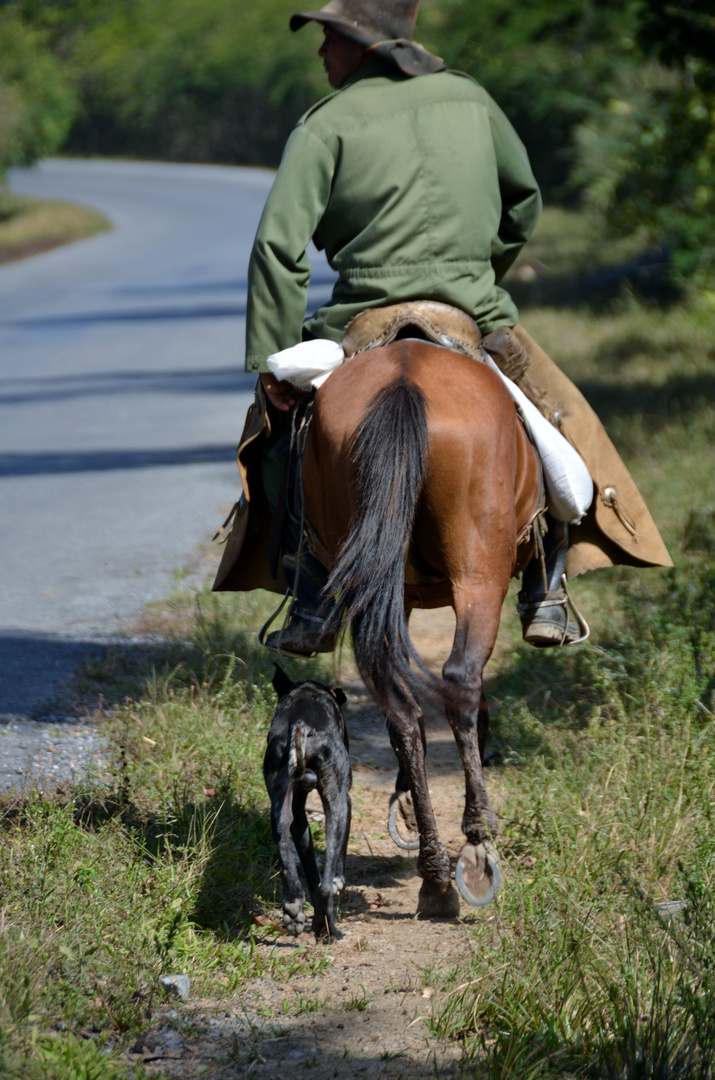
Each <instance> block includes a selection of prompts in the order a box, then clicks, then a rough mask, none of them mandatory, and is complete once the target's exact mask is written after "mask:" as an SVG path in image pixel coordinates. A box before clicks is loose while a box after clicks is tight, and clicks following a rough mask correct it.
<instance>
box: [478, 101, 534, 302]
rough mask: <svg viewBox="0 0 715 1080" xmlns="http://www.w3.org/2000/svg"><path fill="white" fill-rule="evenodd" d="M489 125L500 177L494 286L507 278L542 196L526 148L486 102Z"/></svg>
mask: <svg viewBox="0 0 715 1080" xmlns="http://www.w3.org/2000/svg"><path fill="white" fill-rule="evenodd" d="M489 122H490V125H491V130H492V139H493V141H494V150H495V153H496V160H497V170H498V173H499V190H500V193H501V199H502V216H501V222H500V224H499V234H498V237H497V239H496V241H495V242H494V244H493V245H492V266H493V267H494V272H495V274H496V280H497V282H499V281H501V279H502V278H503V277H504V275H505V274H506V272H507V270H508V269H509V267H510V266H511V265H512V263H513V262H514V260H515V259H516V257H517V256H518V254H519V252H520V251H521V249H522V248H523V246H524V244H525V243H526V241H527V240H528V239H529V237H530V236H531V234H532V232H533V231H534V228H535V227H536V223H537V222H538V220H539V217H540V216H541V206H542V203H541V195H540V193H539V188H538V185H537V183H536V180H535V179H534V174H533V172H532V171H531V165H530V164H529V158H528V155H527V153H526V148H525V146H524V144H523V143H522V141H521V139H520V138H519V136H518V135H517V134H516V132H515V131H514V128H513V127H512V126H511V124H510V122H509V120H507V118H506V116H505V115H504V113H503V112H502V111H501V109H500V108H499V106H498V105H497V104H496V103H495V102H494V101H491V99H490V102H489Z"/></svg>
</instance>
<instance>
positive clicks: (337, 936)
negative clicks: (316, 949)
mask: <svg viewBox="0 0 715 1080" xmlns="http://www.w3.org/2000/svg"><path fill="white" fill-rule="evenodd" d="M313 933H314V934H315V939H316V941H326V942H328V943H330V942H331V941H342V939H343V935H342V934H341V932H340V931H339V930H338V928H337V926H336V925H335V923H334V922H333V924H332V926H331V925H330V924H329V923H328V920H327V919H326V918H323V919H313Z"/></svg>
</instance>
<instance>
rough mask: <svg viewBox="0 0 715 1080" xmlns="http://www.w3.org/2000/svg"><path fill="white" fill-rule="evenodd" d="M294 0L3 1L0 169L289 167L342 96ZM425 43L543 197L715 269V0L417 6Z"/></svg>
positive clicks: (669, 270)
mask: <svg viewBox="0 0 715 1080" xmlns="http://www.w3.org/2000/svg"><path fill="white" fill-rule="evenodd" d="M292 11H293V6H292V5H290V4H289V3H288V2H287V0H261V4H260V5H256V4H255V3H251V2H249V0H126V2H124V3H121V4H117V3H116V2H114V0H67V2H64V3H57V2H40V0H0V174H2V172H3V171H4V170H5V169H7V168H8V167H9V166H11V165H17V164H27V163H29V162H31V161H34V160H36V159H37V158H38V157H42V156H46V155H47V154H51V153H56V152H58V151H62V152H65V153H73V154H84V155H90V156H91V155H97V154H101V155H103V156H115V155H121V156H124V157H140V158H150V159H153V160H155V159H157V158H158V159H163V160H169V161H198V162H217V163H227V164H242V165H276V164H277V163H278V161H279V159H280V155H281V152H282V149H283V145H284V143H285V140H286V137H287V135H288V133H289V131H290V130H291V128H292V126H293V125H294V124H295V122H296V120H297V119H298V117H299V116H300V115H301V113H302V112H303V111H304V110H305V109H306V108H307V107H308V106H309V105H311V104H313V102H315V101H316V100H318V99H319V98H321V97H323V96H324V95H325V94H326V93H327V92H328V87H327V85H326V83H325V78H324V73H323V70H322V65H321V64H320V61H319V60H318V59H317V57H316V55H315V53H316V50H317V47H318V42H319V40H320V31H319V30H318V29H317V28H316V27H315V26H312V27H307V28H306V29H304V30H303V31H301V32H300V33H298V34H291V33H290V31H289V29H288V19H289V16H290V14H291V13H292ZM417 38H418V39H419V40H422V41H424V43H425V44H426V45H427V46H429V47H430V48H432V49H434V50H435V51H436V52H438V53H439V54H440V55H442V56H444V58H445V60H446V62H447V64H448V65H449V66H451V67H453V68H457V69H458V70H462V71H465V72H467V73H468V74H470V75H472V76H474V77H475V78H476V79H478V80H479V81H480V82H481V83H482V84H483V85H484V86H485V87H486V89H487V90H489V91H490V92H491V93H492V94H493V96H494V97H495V99H496V100H497V101H498V102H499V104H500V105H501V106H502V108H504V110H505V111H506V113H507V115H508V116H509V118H510V119H511V120H512V122H513V123H514V125H515V127H516V130H517V131H518V132H519V134H520V135H521V137H522V138H523V139H524V142H525V144H526V147H527V149H528V151H529V155H530V158H531V161H532V163H533V165H534V170H535V174H536V177H537V179H538V181H539V184H540V185H541V187H542V189H543V191H544V193H545V194H546V197H547V200H548V201H550V202H554V201H562V200H564V199H568V200H570V202H571V203H572V204H582V205H584V206H586V207H588V209H589V212H590V213H591V214H592V215H593V217H594V218H595V219H596V220H597V221H598V223H599V227H600V228H601V230H602V231H605V230H608V231H609V233H610V235H611V236H622V235H634V234H638V233H640V232H642V231H645V232H646V233H647V236H648V241H649V243H650V244H651V245H652V246H655V247H658V248H659V249H660V251H661V255H662V259H663V261H664V264H665V265H664V269H663V273H666V274H667V275H668V276H669V277H670V278H671V280H672V281H673V283H675V284H678V285H679V284H681V283H682V282H683V281H684V280H687V281H695V282H696V283H697V284H698V285H699V286H700V287H705V286H706V285H707V283H708V282H710V287H712V274H713V255H714V254H715V248H714V247H713V243H714V241H713V236H714V235H715V194H714V193H713V187H712V182H711V177H712V172H713V168H714V167H715V136H714V135H713V131H714V130H715V125H714V120H715V74H714V71H715V69H714V68H713V64H712V57H713V55H714V54H715V16H713V13H712V4H711V3H710V0H683V2H681V3H675V4H674V3H672V2H671V0H627V2H625V3H624V2H621V0H618V2H614V0H550V2H549V3H548V4H547V3H544V0H523V2H522V3H521V4H519V5H514V4H512V3H510V2H509V0H422V3H421V9H420V17H419V21H418V25H417Z"/></svg>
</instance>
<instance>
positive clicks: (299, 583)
mask: <svg viewBox="0 0 715 1080" xmlns="http://www.w3.org/2000/svg"><path fill="white" fill-rule="evenodd" d="M291 546H292V545H291ZM283 569H284V571H285V576H286V582H287V584H288V588H289V589H290V591H291V593H292V594H293V597H294V599H293V603H292V604H291V608H290V614H289V618H288V622H287V623H286V625H285V626H284V627H283V629H282V630H274V631H273V632H272V633H270V634H269V635H268V636H267V638H266V639H265V641H264V645H265V647H266V648H267V649H273V650H274V651H275V652H281V653H288V654H290V655H292V656H312V655H313V653H319V652H332V651H333V649H334V648H335V646H336V644H337V635H336V634H335V633H334V632H332V633H330V634H325V633H324V632H323V631H324V626H325V619H324V618H322V617H321V616H320V615H319V614H318V611H319V610H320V607H321V605H322V598H321V596H320V590H321V589H322V587H323V585H324V584H325V582H326V581H327V580H328V571H327V570H326V569H325V567H324V566H323V564H322V563H321V562H318V560H317V559H316V558H315V556H314V555H312V554H311V553H310V552H309V551H305V550H303V551H302V553H301V555H300V560H299V559H298V552H297V551H293V552H292V553H287V552H286V553H284V555H283Z"/></svg>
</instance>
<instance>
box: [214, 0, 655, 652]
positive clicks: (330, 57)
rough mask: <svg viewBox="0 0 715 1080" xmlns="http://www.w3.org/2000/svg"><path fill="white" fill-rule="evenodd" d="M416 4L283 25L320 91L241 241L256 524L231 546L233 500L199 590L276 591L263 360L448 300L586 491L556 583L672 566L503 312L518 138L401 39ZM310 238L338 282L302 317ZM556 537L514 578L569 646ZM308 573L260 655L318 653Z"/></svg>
mask: <svg viewBox="0 0 715 1080" xmlns="http://www.w3.org/2000/svg"><path fill="white" fill-rule="evenodd" d="M418 2H419V0H331V3H329V4H327V5H326V6H325V7H324V8H321V9H320V10H319V11H312V12H306V13H304V14H298V15H294V16H293V18H292V19H291V23H290V25H291V29H293V30H298V29H299V28H300V27H302V26H304V25H305V24H306V23H307V22H311V21H313V22H317V23H319V24H322V26H323V29H324V41H323V43H322V45H321V47H320V49H319V55H320V56H321V58H322V59H323V63H324V66H325V69H326V72H327V75H328V80H329V82H330V85H331V86H332V87H333V88H334V90H335V91H336V92H335V93H334V94H332V95H330V96H329V97H328V98H325V99H324V100H323V101H321V102H319V103H318V105H316V106H315V107H314V108H313V109H311V110H309V112H308V113H307V114H306V115H305V116H304V117H303V118H302V120H301V121H300V122H299V124H298V125H297V127H296V129H295V130H294V132H293V134H292V135H291V137H290V139H289V141H288V144H287V146H286V150H285V153H284V156H283V160H282V163H281V167H280V170H279V172H278V174H277V176H276V180H275V183H274V185H273V188H272V191H271V193H270V195H269V198H268V201H267V203H266V207H265V210H264V213H263V216H262V218H261V222H260V225H259V228H258V232H257V235H256V240H255V244H254V249H253V253H252V256H251V264H250V268H249V290H248V312H247V332H246V368H247V370H249V371H256V372H257V373H259V381H260V386H259V388H258V389H257V402H258V404H257V408H256V410H255V412H254V415H253V417H252V418H249V422H248V424H247V430H246V432H245V433H244V439H243V440H242V444H241V447H240V448H239V465H240V466H242V477H243V480H244V492H245V490H246V486H247V482H248V484H249V487H251V486H252V487H253V488H255V487H257V486H259V485H260V486H261V487H262V489H263V492H262V493H260V494H259V495H258V503H260V502H261V501H262V507H263V512H261V509H260V508H259V509H258V510H257V512H256V515H254V516H255V517H256V518H257V519H260V518H261V517H262V518H263V520H256V521H254V523H253V526H252V531H253V533H254V535H253V536H252V537H251V536H249V538H248V541H247V543H246V545H245V547H246V550H244V551H241V550H240V549H241V546H242V544H243V540H244V538H245V536H246V533H247V531H248V529H249V526H248V523H247V520H246V518H247V514H246V507H245V505H244V506H243V507H241V508H240V510H241V513H239V514H238V515H237V520H236V522H235V524H234V529H233V532H232V538H233V544H232V551H231V552H230V554H229V553H227V557H225V558H224V561H223V562H222V567H221V569H220V571H219V575H218V577H217V581H216V583H215V586H214V587H215V588H228V589H236V588H237V589H243V588H252V587H259V586H263V587H266V586H267V587H269V588H275V589H279V588H280V585H281V580H280V578H281V575H280V571H279V570H277V569H272V570H271V571H270V574H271V576H270V578H269V579H267V574H266V571H267V570H268V561H267V556H266V555H265V550H266V536H267V531H266V520H265V519H266V517H267V516H268V515H267V511H269V512H270V513H271V514H272V513H273V512H274V511H275V507H276V503H277V501H278V498H279V489H280V486H281V481H282V476H283V467H284V462H285V453H286V449H287V443H288V439H289V436H288V430H289V423H288V417H289V415H290V410H292V409H293V407H294V405H295V404H296V401H297V398H298V394H297V393H296V391H295V389H294V388H293V387H291V386H290V385H289V384H287V383H280V382H278V381H277V380H276V379H275V378H274V377H273V376H272V375H271V374H270V373H269V372H268V369H267V364H266V358H267V357H268V356H269V355H271V354H273V353H276V352H280V351H281V350H283V349H285V348H288V347H290V346H291V345H293V344H295V343H296V342H297V341H299V340H300V339H301V336H303V337H304V338H311V337H317V338H328V339H331V340H333V341H336V342H340V341H342V339H343V336H344V333H345V330H346V327H347V326H348V324H349V323H350V322H351V320H352V319H353V318H355V317H356V316H357V315H359V314H360V313H361V312H362V311H364V310H365V309H367V308H376V307H383V306H386V305H390V304H394V303H397V302H400V301H403V300H425V299H426V300H435V301H441V302H443V303H446V304H450V305H452V306H454V307H457V308H459V309H461V310H463V311H465V312H467V313H468V314H469V315H470V316H471V317H472V318H473V319H474V320H475V322H476V323H477V324H478V326H479V329H480V330H481V333H482V335H485V336H488V337H489V338H490V341H493V342H494V348H493V349H492V348H490V352H493V353H494V352H496V353H497V354H498V353H499V349H500V348H502V349H503V350H504V351H505V352H506V353H507V354H508V353H510V351H511V352H514V353H519V354H520V355H521V356H523V357H524V360H525V363H527V362H528V363H529V370H528V373H527V376H524V378H523V379H522V380H521V382H520V385H521V386H522V389H524V390H525V392H526V393H527V396H529V397H530V398H531V399H532V400H533V401H534V402H535V404H537V406H538V407H539V408H540V409H541V411H542V412H544V413H545V414H546V415H547V416H549V418H550V419H551V420H552V422H554V423H556V424H558V425H559V426H560V427H561V430H562V432H563V433H564V434H565V435H566V437H567V438H569V439H570V441H572V442H573V443H574V445H575V446H576V448H577V449H578V450H579V451H580V452H581V454H582V456H583V457H584V460H585V461H586V464H587V466H588V467H589V470H590V472H591V475H592V476H593V479H594V482H595V485H596V500H595V506H594V510H593V511H592V512H591V513H590V514H589V517H588V519H587V520H586V522H585V523H584V526H583V527H581V532H580V533H579V531H578V530H574V532H575V534H576V535H575V537H574V536H572V537H571V543H570V545H569V556H568V557H569V559H570V563H571V565H570V566H569V572H570V573H572V574H573V573H581V572H584V571H585V570H588V569H592V568H594V567H595V566H604V565H613V563H616V562H630V563H634V562H635V563H637V564H640V565H651V564H655V565H669V564H670V559H669V556H668V554H667V552H666V551H665V548H664V546H663V544H662V541H661V540H660V537H659V535H658V532H657V530H656V529H655V526H654V525H653V522H652V520H651V518H650V516H649V515H648V512H647V510H646V508H645V506H644V505H643V503H642V500H641V499H640V496H639V495H638V492H637V490H636V488H635V485H634V484H633V482H632V480H631V479H630V477H629V476H628V473H627V471H626V470H625V467H624V466H623V464H622V462H620V459H619V458H618V456H617V454H616V452H615V450H614V449H613V447H612V445H611V444H610V442H609V440H608V438H607V436H606V435H605V432H603V429H602V428H601V427H600V425H599V424H598V421H597V419H596V418H595V415H594V414H593V413H592V411H591V410H590V409H589V407H588V406H587V405H586V403H585V401H584V400H583V398H581V396H580V394H579V393H578V391H577V390H576V389H575V387H573V386H572V385H571V384H570V383H569V382H568V380H567V379H566V378H565V376H563V374H562V373H561V372H559V371H558V369H556V368H555V366H554V365H553V364H552V363H551V361H549V359H548V357H546V356H545V354H544V353H543V352H541V350H539V348H538V346H537V345H536V343H535V342H533V341H532V339H531V338H529V336H528V334H526V332H525V331H524V330H523V328H521V327H519V326H518V313H517V310H516V307H515V305H514V304H513V302H512V300H511V298H510V297H509V295H508V293H507V292H506V291H505V290H504V289H502V288H501V287H500V285H499V282H500V281H501V279H502V278H503V276H504V274H505V273H506V271H507V270H508V269H509V267H510V266H511V265H512V263H513V262H514V260H515V259H516V258H517V256H518V254H519V252H520V251H521V249H522V247H523V245H524V244H525V243H526V241H527V239H528V238H529V236H530V235H531V232H532V231H533V229H534V226H535V225H536V222H537V221H538V218H539V214H540V212H541V198H540V195H539V190H538V187H537V184H536V181H535V180H534V177H533V174H532V171H531V168H530V165H529V161H528V158H527V154H526V151H525V149H524V147H523V145H522V143H521V141H520V140H519V138H518V136H517V135H516V133H515V131H514V129H513V128H512V126H511V124H510V123H509V121H508V120H507V119H506V117H505V116H504V114H503V113H502V112H501V110H500V109H499V108H498V106H497V105H496V104H495V103H494V101H493V100H492V99H491V98H490V97H489V95H488V94H487V93H486V91H485V90H484V89H483V88H482V87H480V86H479V85H478V84H477V83H475V82H474V81H473V80H471V79H470V78H468V77H467V76H465V75H462V74H459V73H455V72H449V71H447V70H445V67H444V64H443V62H442V61H441V60H440V59H439V58H438V57H436V56H433V55H432V54H431V53H429V52H427V51H426V50H425V49H424V48H423V47H422V46H420V45H418V44H417V43H415V42H413V41H412V40H411V38H412V32H413V30H414V25H415V21H416V16H417V7H418ZM311 239H312V240H313V241H314V242H315V244H316V246H317V247H318V248H319V249H324V250H325V252H326V255H327V258H328V261H329V263H330V265H331V266H332V267H333V268H334V269H335V270H336V271H337V272H338V281H337V284H336V286H335V288H334V291H333V296H332V299H331V301H330V302H329V303H328V304H326V305H325V306H323V307H321V308H320V309H319V310H318V311H317V312H315V313H314V314H313V315H312V316H311V317H310V318H309V319H307V321H305V323H304V318H305V302H306V290H307V285H308V281H309V278H310V266H309V262H308V259H307V256H306V250H305V249H306V247H307V245H308V243H309V241H310V240H311ZM507 359H508V356H507ZM265 399H267V405H266V406H265V407H264V401H265ZM258 435H259V436H260V437H259V438H257V439H256V436H258ZM256 444H257V445H256ZM604 469H605V471H604ZM249 474H251V475H249ZM259 474H260V480H258V479H257V478H258V476H259ZM616 481H617V482H616ZM263 495H265V499H264V500H263ZM254 497H255V496H254V493H253V490H252V491H251V498H254ZM624 500H627V501H624ZM258 503H257V504H256V505H258ZM604 521H605V523H606V527H605V528H604ZM289 533H290V530H289ZM568 541H569V537H568V533H567V529H566V526H565V525H563V524H562V523H556V522H550V527H549V531H548V534H547V537H546V545H545V546H546V574H545V575H544V572H543V570H542V567H541V565H540V564H539V563H538V562H534V563H533V564H532V566H531V567H529V568H527V571H526V573H525V575H524V582H523V589H522V594H521V597H520V600H521V607H520V610H521V613H522V619H523V622H524V636H525V639H526V640H528V641H530V642H531V643H532V644H535V645H540V646H544V645H553V644H563V643H566V642H568V641H569V640H574V638H575V637H576V636H578V630H577V628H576V627H575V626H574V625H573V624H572V623H571V622H570V620H569V616H568V606H567V594H566V593H565V591H564V588H563V585H562V580H563V575H564V572H565V570H566V566H567V545H568ZM297 546H298V539H297V538H296V537H295V535H294V536H293V537H291V536H290V535H288V537H287V553H286V557H285V558H284V570H285V577H286V580H287V583H288V585H289V587H291V586H295V584H296V581H295V575H296V560H295V554H296V551H295V549H296V547H297ZM239 552H240V554H241V558H240V561H238V553H239ZM324 577H325V571H324V568H323V567H321V566H320V564H319V563H317V560H315V559H314V558H312V557H308V558H307V559H304V560H303V561H302V562H301V570H300V574H299V586H298V595H297V596H296V598H295V600H294V604H293V608H292V615H291V621H290V623H289V625H288V627H287V628H285V630H284V631H283V633H282V634H281V636H280V640H279V639H278V635H271V638H269V639H268V642H267V643H268V644H269V645H276V644H280V645H281V647H283V648H284V649H286V651H294V652H298V653H302V652H310V651H312V650H313V649H330V648H332V647H333V644H334V643H333V642H332V641H326V640H324V639H323V640H321V638H320V623H319V620H318V617H317V614H316V613H317V608H318V606H319V605H318V593H319V589H320V585H321V583H322V581H323V580H324ZM293 591H295V590H293Z"/></svg>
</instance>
